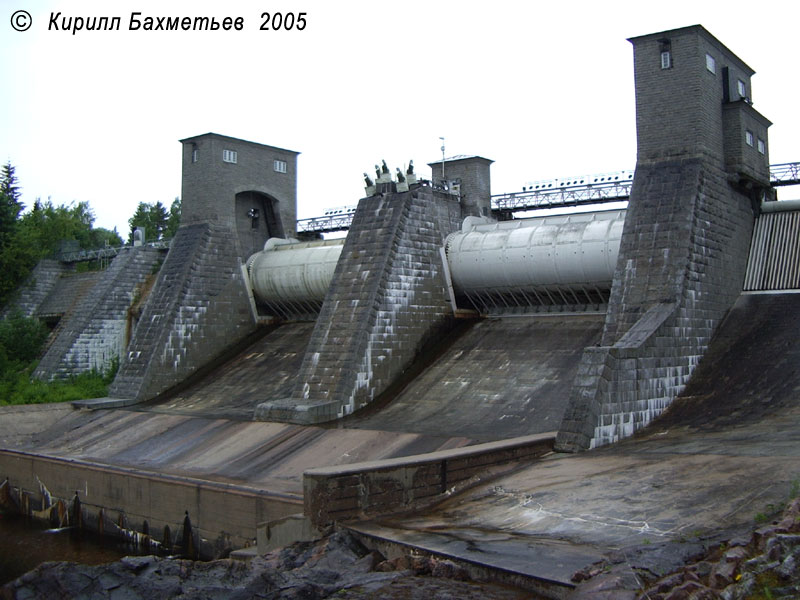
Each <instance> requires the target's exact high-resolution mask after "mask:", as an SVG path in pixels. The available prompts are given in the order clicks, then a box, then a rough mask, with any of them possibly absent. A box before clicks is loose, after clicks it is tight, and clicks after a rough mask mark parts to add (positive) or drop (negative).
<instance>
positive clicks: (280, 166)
mask: <svg viewBox="0 0 800 600" xmlns="http://www.w3.org/2000/svg"><path fill="white" fill-rule="evenodd" d="M272 168H273V169H274V170H275V172H276V173H286V161H285V160H275V161H273V163H272Z"/></svg>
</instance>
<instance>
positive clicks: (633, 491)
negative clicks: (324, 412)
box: [0, 294, 800, 583]
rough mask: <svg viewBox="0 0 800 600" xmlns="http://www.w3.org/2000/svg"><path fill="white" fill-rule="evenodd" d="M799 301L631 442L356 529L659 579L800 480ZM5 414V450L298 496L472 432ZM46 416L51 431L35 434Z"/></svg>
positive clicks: (422, 543)
mask: <svg viewBox="0 0 800 600" xmlns="http://www.w3.org/2000/svg"><path fill="white" fill-rule="evenodd" d="M797 309H800V295H797V294H794V295H782V296H780V297H769V296H747V297H743V298H742V299H740V301H739V303H737V305H736V307H735V308H734V309H733V310H732V311H731V313H730V315H729V317H728V319H727V320H726V321H725V322H724V323H723V325H722V327H721V329H720V331H719V332H718V334H717V335H716V336H715V338H714V339H713V340H712V342H711V347H710V349H709V353H708V355H707V357H706V359H704V360H703V362H702V363H701V365H700V366H699V367H698V369H697V379H696V381H693V383H692V385H690V386H689V387H688V388H687V390H686V393H685V396H684V397H682V398H680V399H679V400H677V401H676V403H675V405H674V410H668V411H667V412H666V413H665V414H664V415H663V416H662V417H661V418H660V419H658V420H657V421H655V422H654V423H653V424H651V426H650V427H649V428H647V429H646V430H644V431H643V432H642V434H640V435H638V436H635V437H634V438H632V439H630V440H626V441H624V442H622V443H619V444H616V445H614V446H611V447H607V448H602V449H599V450H594V451H591V452H587V453H583V454H579V455H561V454H555V455H551V456H549V457H546V458H544V459H542V460H541V461H539V462H537V463H534V464H531V465H529V466H526V467H524V468H521V469H520V470H519V471H517V472H515V473H513V474H511V475H506V476H504V477H502V478H500V479H497V480H495V481H493V482H491V483H488V484H479V485H478V486H476V487H475V488H473V489H472V490H470V491H468V492H466V493H463V494H460V495H458V496H456V497H453V498H451V499H449V500H446V501H445V502H443V503H442V504H441V505H439V506H438V507H436V508H435V509H433V510H428V511H425V512H422V513H415V514H413V515H399V516H394V517H387V518H383V519H379V520H376V521H371V522H365V523H361V524H357V525H355V527H357V528H360V529H361V530H364V531H366V530H372V532H373V533H375V534H376V535H380V536H383V537H385V538H386V539H394V540H396V541H397V542H398V543H406V544H411V545H415V546H419V547H421V548H430V549H433V550H435V551H440V552H442V553H443V554H448V553H450V554H452V555H454V556H456V557H458V555H459V554H464V555H469V556H473V555H474V556H475V557H477V558H476V560H478V561H482V562H483V563H484V564H486V565H487V566H492V567H496V568H498V569H508V568H509V565H511V566H512V567H513V565H515V564H518V566H517V567H514V568H519V569H521V570H522V571H523V572H526V573H533V574H537V573H538V574H539V575H540V576H541V577H543V578H545V579H549V580H553V581H562V582H563V583H567V582H568V581H569V577H570V576H571V574H572V573H573V572H574V571H575V570H577V569H578V567H579V565H581V563H586V562H592V561H594V560H596V559H598V558H599V557H601V556H608V555H609V553H612V552H616V553H617V554H619V553H621V554H622V555H623V556H625V557H628V559H629V560H630V564H631V565H632V566H643V567H644V568H647V569H650V570H651V571H653V572H656V573H659V572H663V571H666V570H669V569H671V568H673V567H675V566H676V565H677V564H678V563H680V562H681V561H682V560H684V559H685V558H686V557H687V556H688V555H689V554H690V553H694V552H697V551H698V549H699V548H700V547H701V546H702V545H703V544H706V545H708V544H710V543H712V542H714V541H717V540H722V539H730V538H732V537H736V536H738V535H745V534H747V533H749V531H751V530H752V528H753V527H754V526H755V522H754V517H755V516H756V515H757V514H758V513H760V512H765V511H768V507H769V506H770V505H778V504H779V503H780V502H782V501H784V500H785V499H786V497H787V494H788V493H789V490H790V488H791V485H792V482H794V481H796V480H797V479H798V478H800V427H798V426H797V423H798V421H799V420H800V395H799V394H797V390H798V389H800V377H799V376H798V373H797V371H796V370H795V368H794V364H793V360H794V358H795V352H796V340H797V339H800V319H797V317H796V315H797V314H800V311H798V310H797ZM554 335H555V332H554ZM462 356H463V355H462ZM449 360H450V361H451V362H457V360H458V359H457V358H455V356H454V355H453V357H451V358H450V359H449ZM765 399H766V400H767V401H765ZM409 406H410V404H409ZM389 409H391V405H390V406H389ZM8 410H15V411H16V412H15V418H14V419H13V420H8V419H5V418H3V419H0V443H3V444H4V445H6V443H8V442H9V441H10V442H11V443H14V444H16V445H17V446H20V445H22V446H25V447H28V448H32V449H33V448H35V449H36V450H37V451H39V452H42V453H44V454H55V455H59V456H76V457H81V458H85V459H88V460H94V461H97V462H101V463H102V462H110V463H115V464H116V463H124V464H131V465H134V466H140V467H145V468H150V469H154V470H159V471H165V472H178V473H189V474H192V475H194V476H201V477H204V478H208V479H220V480H231V479H235V480H237V481H247V482H249V483H251V484H253V485H260V486H265V487H269V488H270V489H275V490H276V491H286V492H287V493H295V494H299V493H300V474H301V473H302V470H303V469H304V468H307V467H308V466H311V465H312V464H313V465H314V466H319V465H324V464H346V463H347V462H356V461H362V460H367V459H370V460H375V459H379V458H382V457H389V456H401V455H403V454H412V453H417V452H424V451H426V450H425V448H428V449H430V450H433V449H436V448H445V447H455V446H458V445H460V444H462V445H463V444H466V443H469V442H470V441H471V440H469V439H468V438H463V437H456V438H448V437H446V436H424V435H420V434H408V433H399V432H380V431H374V430H358V429H321V428H305V427H298V426H290V425H281V424H275V423H254V422H253V423H245V422H241V421H238V422H234V421H229V420H225V419H208V418H200V417H189V416H186V415H166V414H154V413H141V412H130V411H121V410H120V411H107V412H97V413H92V412H88V411H67V410H65V408H64V407H52V408H51V409H49V410H52V414H48V411H47V410H42V411H39V410H38V409H27V408H26V410H22V409H13V408H11V409H8ZM429 414H431V413H429ZM375 417H376V418H378V417H380V418H383V416H382V412H380V413H378V414H377V415H376V416H375ZM737 417H738V418H737ZM428 418H429V419H431V420H432V421H434V417H433V416H429V417H428ZM387 420H388V419H387ZM9 422H13V423H15V425H10V424H9ZM36 423H40V424H42V425H48V427H46V428H45V429H44V431H42V432H40V433H34V431H35V430H36V429H37V427H36ZM438 423H439V427H440V428H441V429H440V431H442V432H443V433H446V432H451V431H452V430H453V428H452V427H451V425H452V424H451V423H450V421H449V420H448V418H447V417H446V416H444V415H443V416H441V417H440V418H439V421H438ZM436 549H438V550H436ZM510 555H514V556H516V557H517V558H516V559H515V560H511V558H510Z"/></svg>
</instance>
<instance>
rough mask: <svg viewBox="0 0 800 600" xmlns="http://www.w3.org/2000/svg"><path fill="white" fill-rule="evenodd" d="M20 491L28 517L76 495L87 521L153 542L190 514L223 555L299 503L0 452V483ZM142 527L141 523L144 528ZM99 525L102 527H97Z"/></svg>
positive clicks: (207, 542) (209, 545) (210, 546)
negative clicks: (142, 534)
mask: <svg viewBox="0 0 800 600" xmlns="http://www.w3.org/2000/svg"><path fill="white" fill-rule="evenodd" d="M3 479H7V480H8V482H9V484H10V486H13V487H14V488H16V489H17V492H16V494H17V495H18V497H20V498H23V499H26V500H24V501H23V504H24V505H27V506H26V507H24V508H27V509H28V510H27V511H26V512H28V513H30V512H34V511H41V509H42V508H45V507H46V506H49V505H55V504H56V503H57V502H58V500H62V502H65V503H69V502H70V501H71V500H72V499H73V498H74V496H75V493H76V492H77V494H78V497H79V499H80V502H81V506H82V507H83V508H84V510H88V511H89V512H90V513H94V515H95V517H94V518H93V519H88V520H87V521H86V523H87V524H90V523H91V522H94V523H95V524H97V523H102V522H103V518H102V517H97V516H96V515H100V512H101V511H102V512H103V514H104V515H105V518H106V519H109V518H110V520H111V521H112V522H115V523H122V524H124V525H125V526H126V527H127V528H129V529H131V530H134V531H138V532H144V531H150V532H151V533H152V534H153V535H154V536H155V534H156V532H158V533H160V532H162V531H163V530H164V527H165V526H168V527H169V528H170V529H171V530H172V531H173V532H176V531H180V528H181V527H182V526H183V521H184V517H185V515H186V514H187V513H188V515H189V518H190V520H191V523H192V525H193V527H194V528H195V532H196V534H197V535H198V536H199V538H200V540H201V541H203V543H202V547H203V548H205V552H203V554H204V555H207V556H208V555H213V556H220V555H223V554H225V553H226V551H228V550H230V549H231V548H241V547H243V546H246V545H250V544H252V542H253V541H254V540H255V537H256V527H257V526H258V524H259V523H261V522H263V521H268V520H275V519H280V518H282V517H285V516H287V515H290V514H293V513H297V512H298V510H299V508H300V505H301V502H300V499H299V498H295V497H292V496H288V495H281V494H271V493H268V492H265V491H264V490H259V489H256V488H250V487H247V486H239V485H231V484H224V483H217V482H212V481H204V480H200V479H194V478H190V477H177V476H171V475H164V474H158V473H153V472H147V471H141V470H136V469H130V468H122V467H112V466H108V465H99V464H93V463H89V462H85V461H80V460H72V459H70V460H67V459H60V458H52V457H47V456H40V455H36V454H31V453H26V452H18V451H12V450H0V480H3ZM145 522H146V525H145ZM101 527H102V526H101Z"/></svg>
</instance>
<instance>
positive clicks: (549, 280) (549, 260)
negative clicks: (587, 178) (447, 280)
mask: <svg viewBox="0 0 800 600" xmlns="http://www.w3.org/2000/svg"><path fill="white" fill-rule="evenodd" d="M624 222H625V211H624V210H618V211H603V212H595V213H576V214H572V215H560V216H553V217H538V218H533V219H519V220H515V221H501V222H499V223H481V224H479V223H476V222H475V221H474V220H472V221H466V222H465V223H464V226H463V228H462V231H460V232H457V233H453V234H451V235H450V236H448V238H447V240H446V242H445V249H446V253H447V262H448V264H449V267H450V274H451V277H452V280H453V286H454V287H455V288H456V291H457V292H464V293H470V292H482V291H485V292H504V291H514V290H518V289H536V288H547V287H558V288H560V289H569V288H576V289H578V288H581V289H585V288H587V287H599V288H609V287H610V285H611V280H612V279H613V277H614V269H615V267H616V264H617V256H618V254H619V244H620V239H621V237H622V227H623V224H624Z"/></svg>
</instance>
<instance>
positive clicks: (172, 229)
mask: <svg viewBox="0 0 800 600" xmlns="http://www.w3.org/2000/svg"><path fill="white" fill-rule="evenodd" d="M180 226H181V199H180V198H175V200H173V201H172V204H171V205H170V207H169V219H167V230H166V231H165V232H164V237H167V238H174V237H175V234H176V233H178V227H180Z"/></svg>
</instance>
